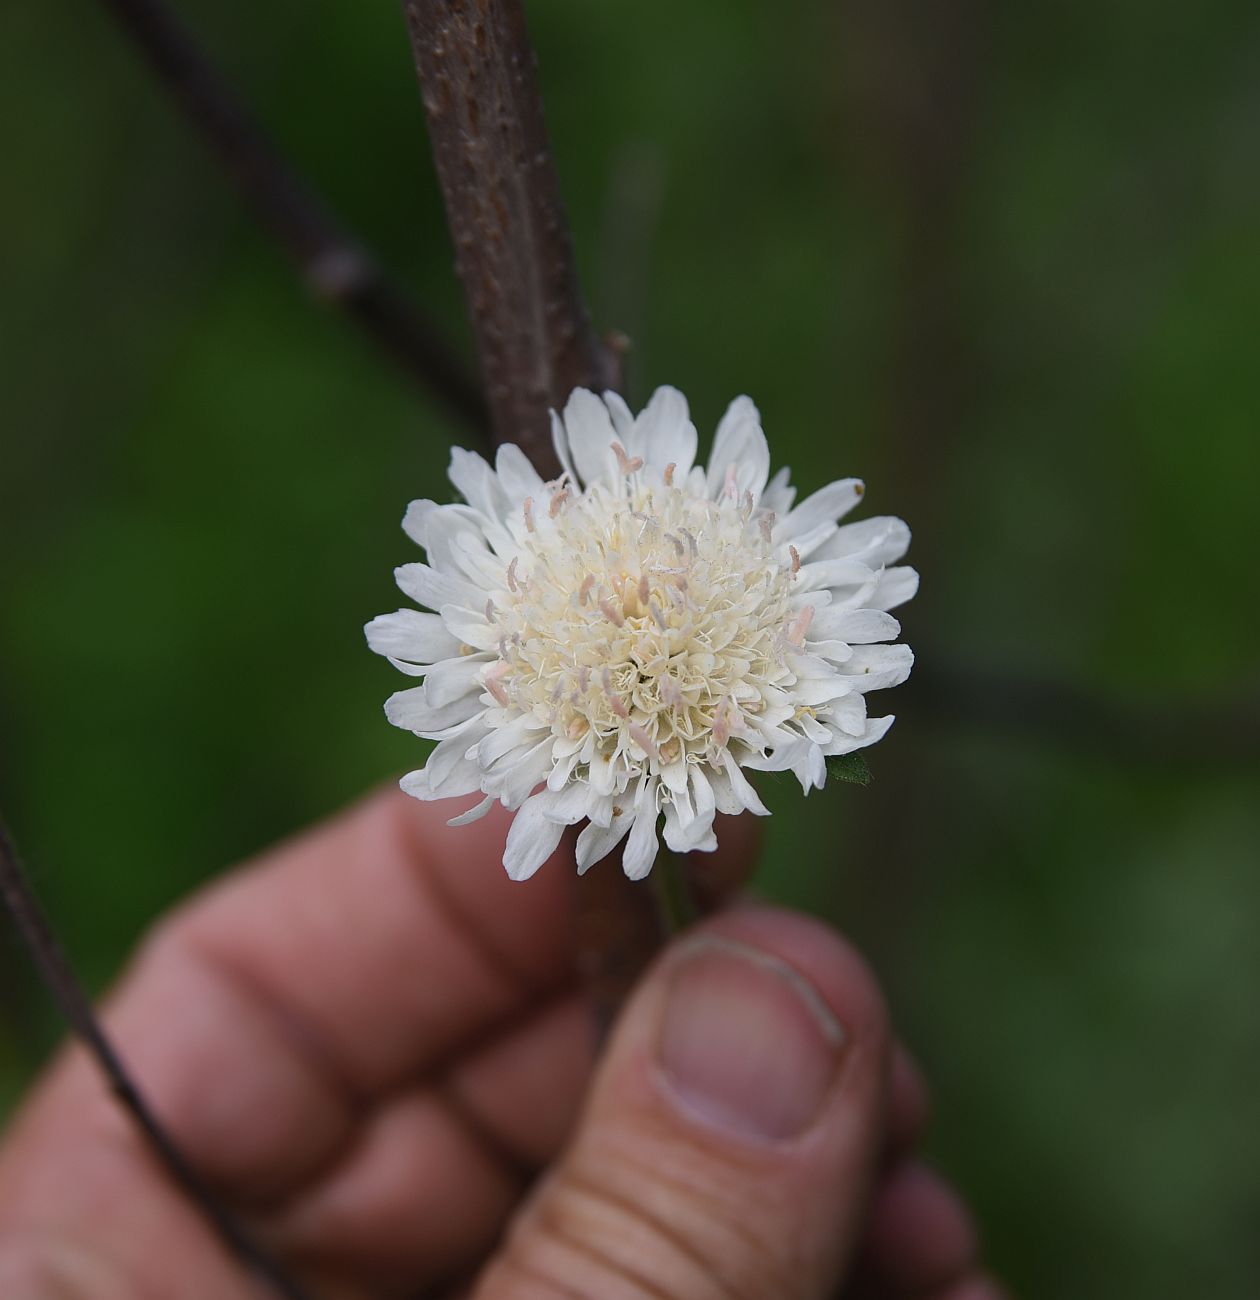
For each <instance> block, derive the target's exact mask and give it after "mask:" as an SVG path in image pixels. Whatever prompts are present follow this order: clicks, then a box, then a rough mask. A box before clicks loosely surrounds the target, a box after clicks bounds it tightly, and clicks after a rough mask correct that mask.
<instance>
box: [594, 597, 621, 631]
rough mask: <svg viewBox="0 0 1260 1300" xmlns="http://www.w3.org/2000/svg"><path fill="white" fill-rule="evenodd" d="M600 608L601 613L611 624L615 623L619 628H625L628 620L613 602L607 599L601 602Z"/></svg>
mask: <svg viewBox="0 0 1260 1300" xmlns="http://www.w3.org/2000/svg"><path fill="white" fill-rule="evenodd" d="M599 608H600V612H601V613H602V614H603V616H604V617H605V618H606V619H607V620H608V621H609V622H610V623H615V624H616V625H617V626H618V627H624V626H625V623H626V620H625V618H624V616H623V615H622V613H621V611H620V610H619V609H617V608H616V607H615V606H614V605H613V603H612V601H610V600H609V599H607V597H605V598H604V599H603V600H601V601H600V602H599Z"/></svg>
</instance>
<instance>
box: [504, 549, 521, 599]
mask: <svg viewBox="0 0 1260 1300" xmlns="http://www.w3.org/2000/svg"><path fill="white" fill-rule="evenodd" d="M520 558H521V557H520V556H519V555H514V556H512V563H511V564H509V565H508V567H507V585H508V590H509V591H511V592H513V593H515V592H516V590H517V586H516V566H517V564H518V563H519V562H520Z"/></svg>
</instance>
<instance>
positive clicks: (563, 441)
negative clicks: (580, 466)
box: [551, 411, 580, 486]
mask: <svg viewBox="0 0 1260 1300" xmlns="http://www.w3.org/2000/svg"><path fill="white" fill-rule="evenodd" d="M551 446H552V448H553V450H554V451H555V453H556V459H557V460H558V461H559V462H560V468H561V469H562V470H563V471H564V473H565V474H567V475H568V476H569V477H570V478H571V479H572V480H573V481H574V482H575V483H577V473H576V471H575V470H574V468H573V458H572V456H570V455H569V435H568V433H566V432H565V427H564V421H563V420H562V419H561V418H560V416H559V415H558V414H557V413H556V412H555V411H552V412H551ZM579 486H580V484H579Z"/></svg>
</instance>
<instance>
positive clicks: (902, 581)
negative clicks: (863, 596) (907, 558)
mask: <svg viewBox="0 0 1260 1300" xmlns="http://www.w3.org/2000/svg"><path fill="white" fill-rule="evenodd" d="M918 590H919V575H918V573H917V572H916V571H915V570H914V569H912V568H910V567H909V566H908V565H904V564H903V565H898V566H897V567H896V568H895V569H885V570H884V571H883V573H881V574H880V575H879V583H878V584H877V586H876V587H875V590H874V592H873V593H872V594H871V605H872V607H873V608H875V609H896V608H897V606H898V605H904V604H905V603H906V601H908V600H909V599H910V598H911V597H912V596H913V595H914V594H915V592H917V591H918Z"/></svg>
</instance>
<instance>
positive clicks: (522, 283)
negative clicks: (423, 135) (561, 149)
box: [403, 0, 619, 474]
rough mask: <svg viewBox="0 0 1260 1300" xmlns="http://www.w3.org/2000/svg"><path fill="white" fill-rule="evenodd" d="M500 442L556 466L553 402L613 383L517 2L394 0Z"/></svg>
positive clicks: (549, 468) (612, 363) (548, 468)
mask: <svg viewBox="0 0 1260 1300" xmlns="http://www.w3.org/2000/svg"><path fill="white" fill-rule="evenodd" d="M403 13H404V15H405V17H406V19H407V29H408V32H409V33H410V36H411V44H412V50H413V52H414V54H415V60H416V70H417V72H418V74H419V76H420V84H421V89H422V91H423V96H424V107H425V112H426V115H427V117H428V123H429V138H430V142H431V143H432V146H433V156H434V160H435V162H436V164H437V172H438V178H439V180H440V181H441V183H442V193H443V197H444V198H445V200H446V215H447V219H448V221H449V223H450V227H451V231H452V234H453V237H454V243H455V256H456V263H457V265H458V268H459V274H460V278H461V279H462V280H463V283H464V294H465V296H466V298H467V302H468V310H469V314H470V315H471V317H472V323H473V329H474V332H475V334H476V339H477V353H478V357H479V360H480V363H481V375H482V380H483V382H484V383H485V387H486V397H487V400H488V401H489V405H490V417H491V423H492V426H493V429H494V436H495V440H496V441H497V442H507V441H511V442H517V443H519V444H520V445H521V446H522V447H524V449H525V451H526V452H527V453H528V455H529V456H530V458H531V460H533V461H534V463H535V465H537V467H538V468H539V469H540V470H541V471H542V472H543V473H545V474H550V473H552V472H554V471H556V470H557V469H558V466H557V465H556V464H555V460H554V456H553V453H552V450H551V439H550V437H549V434H548V419H547V409H548V407H558V406H560V405H562V404H563V402H564V400H565V399H566V398H567V397H568V395H569V393H570V392H571V391H572V390H573V389H574V388H578V387H585V388H593V389H595V390H596V391H602V390H604V389H607V388H616V387H618V386H619V384H618V379H619V375H618V366H617V364H616V360H615V357H614V355H613V353H612V352H611V351H610V350H609V349H608V348H607V347H606V346H605V345H604V344H603V343H602V342H601V341H600V340H599V338H597V337H596V335H595V333H594V331H593V330H592V328H591V324H590V319H589V317H588V316H587V312H586V306H585V304H584V302H583V300H582V295H581V291H580V289H579V286H578V276H577V268H576V266H575V265H574V261H573V248H572V241H571V239H570V235H569V226H568V221H567V218H566V216H565V211H564V205H563V203H562V202H561V199H560V184H559V181H558V179H557V177H556V171H555V166H554V164H553V161H552V156H551V146H550V144H549V142H548V139H547V129H546V125H545V123H544V121H543V111H542V101H541V99H540V97H539V93H538V83H537V77H536V70H535V58H534V51H533V47H532V46H531V45H530V41H529V35H528V32H527V30H526V27H525V15H524V11H523V9H522V7H521V4H520V2H519V0H403Z"/></svg>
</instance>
